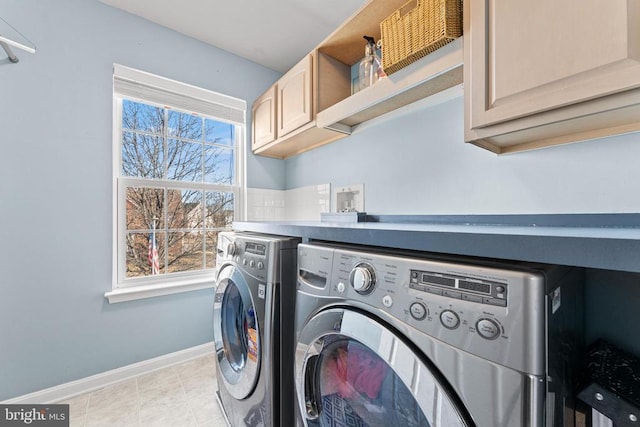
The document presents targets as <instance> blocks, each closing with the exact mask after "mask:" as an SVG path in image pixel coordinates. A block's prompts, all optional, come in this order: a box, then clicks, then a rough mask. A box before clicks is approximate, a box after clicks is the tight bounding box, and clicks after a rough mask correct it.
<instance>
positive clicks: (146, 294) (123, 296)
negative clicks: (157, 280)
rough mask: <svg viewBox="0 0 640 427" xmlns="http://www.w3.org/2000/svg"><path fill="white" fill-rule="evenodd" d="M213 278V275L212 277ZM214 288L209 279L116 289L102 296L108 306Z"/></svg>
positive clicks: (213, 283)
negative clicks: (106, 300)
mask: <svg viewBox="0 0 640 427" xmlns="http://www.w3.org/2000/svg"><path fill="white" fill-rule="evenodd" d="M214 277H215V275H214ZM214 287H215V281H214V280H213V279H212V278H211V277H206V278H199V279H191V280H182V281H174V282H171V283H163V284H156V285H143V286H133V287H129V288H118V289H114V290H112V291H109V292H105V294H104V296H105V298H107V299H108V300H109V304H113V303H118V302H125V301H132V300H137V299H143V298H151V297H158V296H162V295H170V294H176V293H179V292H189V291H197V290H200V289H209V288H214Z"/></svg>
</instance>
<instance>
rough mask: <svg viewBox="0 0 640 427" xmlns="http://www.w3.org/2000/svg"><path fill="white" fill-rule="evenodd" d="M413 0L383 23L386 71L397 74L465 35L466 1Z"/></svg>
mask: <svg viewBox="0 0 640 427" xmlns="http://www.w3.org/2000/svg"><path fill="white" fill-rule="evenodd" d="M415 4H416V0H410V1H409V2H407V3H405V4H404V5H403V6H402V7H401V8H400V9H398V10H396V11H395V12H393V13H392V14H391V15H390V16H389V17H388V18H386V19H385V20H384V21H382V22H381V23H380V33H381V39H382V68H383V69H384V71H385V73H387V74H391V73H395V72H396V71H398V70H399V69H401V68H403V67H406V66H407V65H409V64H411V63H412V62H414V61H416V60H418V59H420V58H422V57H423V56H425V55H427V54H429V53H431V52H433V51H434V50H436V49H439V48H441V47H442V46H444V45H445V44H447V43H449V42H451V41H452V40H454V39H456V38H458V37H460V36H461V35H462V0H417V5H416V7H415V8H413V9H411V10H408V11H407V9H409V8H410V7H411V6H412V5H415Z"/></svg>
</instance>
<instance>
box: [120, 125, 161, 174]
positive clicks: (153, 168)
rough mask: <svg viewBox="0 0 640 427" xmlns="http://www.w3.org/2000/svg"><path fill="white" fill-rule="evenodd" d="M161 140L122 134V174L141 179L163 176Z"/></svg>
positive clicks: (128, 133) (159, 138) (133, 134)
mask: <svg viewBox="0 0 640 427" xmlns="http://www.w3.org/2000/svg"><path fill="white" fill-rule="evenodd" d="M163 172H164V149H163V144H162V138H161V137H156V136H150V135H145V134H141V133H137V132H122V174H123V175H124V176H136V177H141V178H156V179H158V178H162V176H163V175H164V173H163Z"/></svg>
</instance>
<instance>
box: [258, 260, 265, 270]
mask: <svg viewBox="0 0 640 427" xmlns="http://www.w3.org/2000/svg"><path fill="white" fill-rule="evenodd" d="M262 269H264V262H262V261H258V270H262Z"/></svg>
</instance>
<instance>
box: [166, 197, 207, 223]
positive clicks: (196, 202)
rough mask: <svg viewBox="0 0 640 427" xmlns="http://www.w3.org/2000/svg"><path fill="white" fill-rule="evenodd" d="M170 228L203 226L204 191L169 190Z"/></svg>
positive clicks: (168, 215)
mask: <svg viewBox="0 0 640 427" xmlns="http://www.w3.org/2000/svg"><path fill="white" fill-rule="evenodd" d="M167 220H168V226H167V228H169V229H186V228H188V229H192V228H202V191H200V190H174V189H169V190H167Z"/></svg>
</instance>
